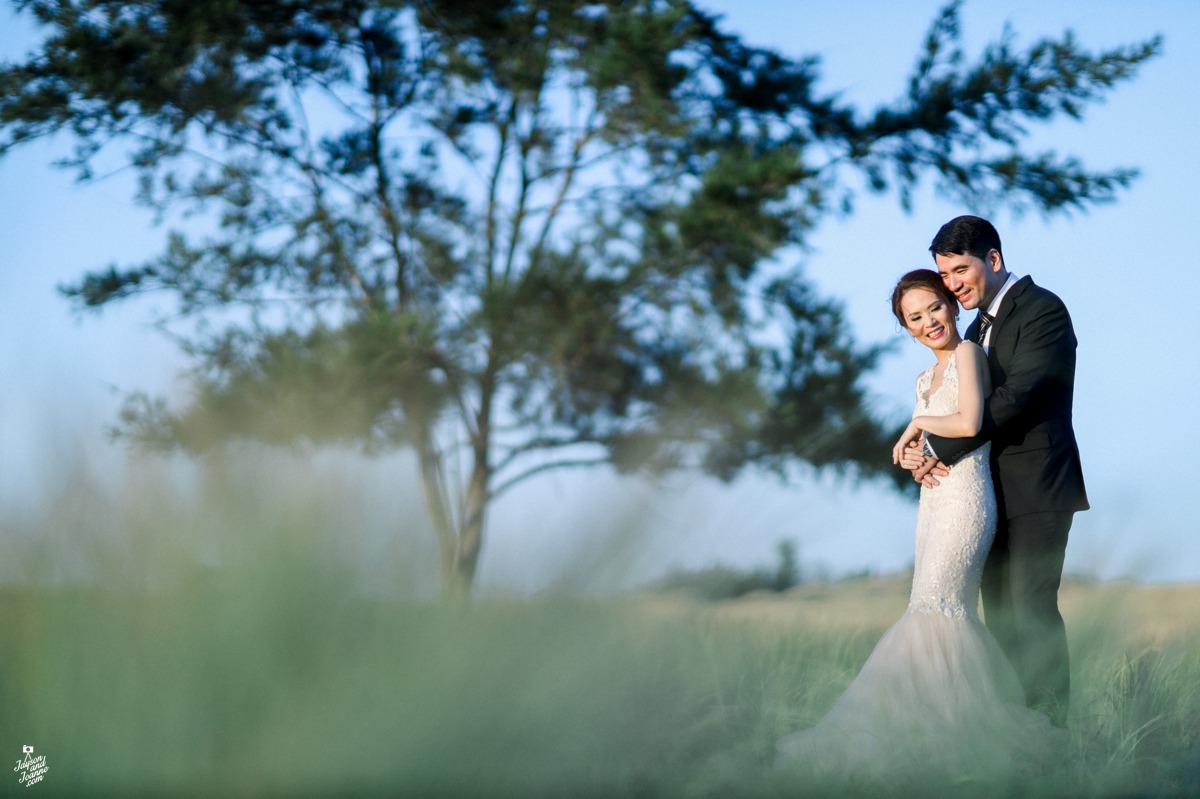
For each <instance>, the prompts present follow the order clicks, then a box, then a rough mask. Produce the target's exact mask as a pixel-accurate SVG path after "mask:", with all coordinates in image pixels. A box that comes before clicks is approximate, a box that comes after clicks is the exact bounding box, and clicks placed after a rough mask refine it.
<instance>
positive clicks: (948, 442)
mask: <svg viewBox="0 0 1200 799" xmlns="http://www.w3.org/2000/svg"><path fill="white" fill-rule="evenodd" d="M978 324H979V322H978V319H976V321H974V322H972V323H971V325H970V326H969V327H968V328H967V332H966V338H968V339H970V340H972V341H974V340H975V339H976V338H977V335H976V333H977V330H978ZM1076 344H1077V342H1076V339H1075V331H1074V329H1073V328H1072V327H1071V317H1070V316H1069V315H1068V314H1067V308H1066V306H1065V305H1063V302H1062V300H1060V299H1059V298H1058V297H1056V296H1055V295H1054V294H1052V293H1050V292H1049V291H1047V290H1046V289H1044V288H1041V287H1040V286H1036V285H1034V283H1033V280H1032V278H1029V277H1023V278H1021V279H1020V280H1018V281H1017V283H1016V284H1015V285H1014V286H1013V287H1012V288H1011V289H1009V290H1008V293H1007V294H1005V295H1004V299H1003V300H1002V301H1001V303H1000V307H999V309H997V312H996V321H995V323H994V327H993V328H992V341H991V347H990V350H989V353H988V367H989V371H990V372H991V377H992V393H991V396H989V397H988V399H987V401H986V402H985V403H984V408H983V427H982V429H981V430H980V432H979V435H977V436H975V437H973V438H943V437H941V436H930V437H929V440H930V443H931V444H932V445H933V449H934V451H935V452H936V453H937V454H938V457H939V458H941V460H942V461H943V462H945V463H947V464H953V463H955V462H956V461H958V460H959V459H960V458H962V457H963V456H964V455H966V454H967V453H968V452H971V451H972V450H974V449H976V448H977V447H979V446H980V445H982V444H983V442H985V441H991V442H992V454H991V460H992V476H993V480H994V481H995V484H996V499H997V502H998V505H999V511H1000V513H1001V518H1012V517H1014V516H1021V515H1023V514H1026V513H1038V512H1043V511H1079V510H1086V509H1087V507H1088V501H1087V493H1086V491H1085V490H1084V486H1083V470H1082V468H1081V466H1080V463H1079V448H1078V446H1077V445H1076V443H1075V430H1074V428H1073V427H1072V426H1071V402H1072V394H1073V392H1074V388H1075V347H1076Z"/></svg>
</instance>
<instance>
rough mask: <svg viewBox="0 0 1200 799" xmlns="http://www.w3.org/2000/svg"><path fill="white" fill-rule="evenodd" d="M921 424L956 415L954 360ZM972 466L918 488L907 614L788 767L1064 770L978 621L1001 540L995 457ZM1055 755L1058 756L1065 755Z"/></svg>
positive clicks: (866, 773)
mask: <svg viewBox="0 0 1200 799" xmlns="http://www.w3.org/2000/svg"><path fill="white" fill-rule="evenodd" d="M932 377H933V368H932V367H930V369H929V370H927V371H925V372H923V373H922V374H921V376H920V378H919V379H918V381H917V403H916V410H915V411H914V413H913V415H914V416H921V415H945V414H950V413H954V412H955V411H956V410H957V408H958V372H957V369H956V366H955V359H954V355H953V354H952V355H951V356H950V361H949V363H948V364H947V366H946V370H945V375H944V378H943V382H942V385H941V386H940V387H939V388H938V389H937V390H936V391H934V392H933V393H932V395H930V394H929V389H930V384H931V381H932ZM990 447H991V445H990V444H985V445H984V446H983V447H981V448H980V449H978V450H976V451H974V452H972V453H971V454H970V455H968V456H967V457H965V458H963V459H962V460H961V461H959V462H958V463H957V464H955V465H954V468H953V469H951V470H950V474H949V475H948V476H947V477H944V478H941V485H939V486H937V487H935V488H932V489H930V488H924V487H922V489H921V502H920V507H919V509H918V511H917V534H916V553H915V557H914V560H913V583H912V593H911V595H910V598H909V604H908V610H907V611H906V612H905V614H904V615H903V616H902V617H901V618H900V620H899V621H897V622H896V623H895V624H894V625H893V626H892V627H891V628H890V629H889V630H888V631H887V632H886V633H884V635H883V638H882V639H880V641H879V643H878V645H876V647H875V650H874V651H873V652H872V653H871V656H870V658H869V659H868V660H867V662H866V664H865V665H864V666H863V668H862V671H861V672H860V673H859V675H858V676H857V677H856V678H855V679H854V681H853V682H852V683H851V684H850V687H849V688H847V689H846V692H845V693H844V694H842V696H841V697H840V698H839V699H838V700H837V702H836V703H835V704H834V705H833V708H832V709H831V710H830V711H829V712H828V714H827V715H826V716H825V717H824V718H823V719H822V720H821V721H820V723H818V724H817V725H816V726H815V727H812V728H810V729H807V730H802V731H800V732H797V733H793V734H791V735H789V736H787V737H785V738H783V739H782V740H780V741H779V742H778V744H777V757H778V762H779V764H780V765H788V766H799V767H804V768H807V769H808V770H810V771H812V772H814V773H816V774H818V775H842V776H849V777H865V778H872V777H875V778H879V777H887V778H895V777H897V776H901V775H903V774H906V773H907V774H909V775H911V776H935V775H938V774H941V775H943V776H949V777H952V778H959V779H961V778H964V777H971V776H980V777H981V776H983V775H984V774H985V773H989V774H990V773H997V774H1007V775H1011V774H1012V773H1013V772H1014V770H1015V771H1017V772H1020V771H1024V770H1026V769H1027V768H1030V767H1034V768H1041V767H1043V766H1045V765H1047V764H1048V762H1053V761H1054V760H1056V759H1057V756H1058V753H1061V747H1062V745H1063V744H1064V743H1065V741H1064V740H1063V738H1064V737H1065V736H1064V732H1063V731H1062V730H1059V729H1057V728H1054V727H1052V726H1051V725H1050V723H1049V720H1048V719H1047V718H1046V717H1045V716H1044V715H1042V714H1040V713H1038V712H1036V711H1033V710H1029V709H1027V708H1026V707H1025V702H1024V695H1023V692H1022V689H1021V685H1020V683H1019V681H1018V679H1017V675H1016V672H1014V671H1013V669H1012V666H1011V665H1010V664H1009V663H1008V661H1007V660H1006V659H1005V657H1004V654H1003V653H1002V652H1001V650H1000V646H999V644H997V643H996V640H995V638H993V637H992V635H991V633H990V632H988V630H987V628H986V627H984V626H983V622H982V621H981V620H980V618H979V612H978V609H977V607H978V598H979V584H980V579H981V576H982V573H983V562H984V559H985V558H986V557H987V553H988V548H989V547H990V546H991V543H992V537H993V536H994V534H995V530H996V499H995V495H994V493H993V490H992V478H991V471H990V469H989V467H988V452H989V450H990ZM1056 750H1058V753H1056Z"/></svg>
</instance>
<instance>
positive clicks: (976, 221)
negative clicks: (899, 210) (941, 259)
mask: <svg viewBox="0 0 1200 799" xmlns="http://www.w3.org/2000/svg"><path fill="white" fill-rule="evenodd" d="M989 250H995V251H996V252H998V253H1000V257H1001V258H1003V257H1004V250H1002V249H1000V234H999V233H997V232H996V228H994V227H992V223H991V222H989V221H987V220H986V219H982V218H980V217H978V216H956V217H955V218H954V219H951V220H950V221H949V222H947V223H946V224H944V225H942V227H941V228H940V229H939V230H938V232H937V235H936V236H934V237H933V243H932V244H930V245H929V252H930V253H932V254H933V256H934V257H935V258H936V257H937V256H939V255H963V254H966V255H971V256H974V257H975V258H978V259H979V260H981V261H982V260H984V259H986V258H987V254H988V251H989Z"/></svg>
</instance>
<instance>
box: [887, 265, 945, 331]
mask: <svg viewBox="0 0 1200 799" xmlns="http://www.w3.org/2000/svg"><path fill="white" fill-rule="evenodd" d="M913 289H925V290H926V291H932V292H933V293H934V294H936V295H937V296H938V297H940V298H941V299H942V301H943V302H945V303H946V304H947V305H949V306H950V307H951V308H953V309H954V316H955V317H956V318H957V317H958V301H957V300H955V299H954V294H953V293H951V291H950V289H948V288H946V284H945V283H943V282H942V276H941V275H939V274H938V273H937V272H935V271H933V270H932V269H914V270H912V271H911V272H909V273H908V274H906V275H905V276H904V277H902V278H900V281H899V282H898V283H896V288H894V289H892V313H893V314H894V315H895V317H896V321H897V322H899V323H900V327H901V328H902V329H904V330H908V324H906V323H905V321H904V312H903V311H901V310H900V300H901V299H903V298H904V295H905V294H907V293H908V292H910V291H912V290H913Z"/></svg>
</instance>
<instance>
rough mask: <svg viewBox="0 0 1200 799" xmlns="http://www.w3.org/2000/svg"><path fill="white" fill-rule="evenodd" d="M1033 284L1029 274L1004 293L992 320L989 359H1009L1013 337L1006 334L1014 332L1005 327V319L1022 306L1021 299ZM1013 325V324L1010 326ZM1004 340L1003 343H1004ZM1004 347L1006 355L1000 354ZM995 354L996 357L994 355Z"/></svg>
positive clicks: (994, 360)
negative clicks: (1010, 343)
mask: <svg viewBox="0 0 1200 799" xmlns="http://www.w3.org/2000/svg"><path fill="white" fill-rule="evenodd" d="M1032 285H1033V278H1031V277H1030V276H1029V275H1026V276H1025V277H1023V278H1021V279H1020V280H1018V281H1017V282H1016V283H1015V284H1013V287H1012V288H1011V289H1009V290H1008V293H1007V294H1005V295H1004V299H1003V300H1001V301H1000V307H999V308H997V309H996V319H995V321H994V322H992V346H991V352H990V353H989V354H988V355H989V360H990V361H992V362H993V363H996V362H997V361H996V358H998V357H1003V358H1005V360H1007V353H1008V351H1009V342H1010V341H1011V337H1010V336H1008V335H1006V334H1007V333H1011V332H1013V331H1012V330H1006V329H1005V327H1006V326H1005V324H1004V323H1005V321H1006V320H1008V319H1009V318H1011V317H1012V316H1013V312H1014V311H1015V310H1016V309H1017V308H1019V307H1020V305H1021V300H1022V298H1023V295H1024V294H1025V292H1026V291H1027V290H1028V289H1029V287H1030V286H1032ZM1009 327H1011V325H1010V326H1009ZM1002 342H1003V343H1002ZM1001 348H1003V350H1004V352H1005V355H1003V356H1002V355H1001V354H1000V349H1001ZM993 356H995V357H993Z"/></svg>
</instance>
